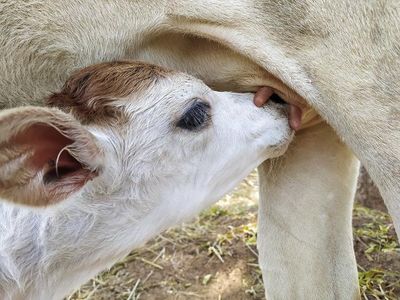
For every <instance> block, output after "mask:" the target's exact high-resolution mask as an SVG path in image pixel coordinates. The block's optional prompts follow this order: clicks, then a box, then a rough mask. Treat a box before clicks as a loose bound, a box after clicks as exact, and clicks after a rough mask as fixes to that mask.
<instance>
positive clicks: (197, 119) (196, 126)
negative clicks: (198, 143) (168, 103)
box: [176, 99, 211, 131]
mask: <svg viewBox="0 0 400 300" xmlns="http://www.w3.org/2000/svg"><path fill="white" fill-rule="evenodd" d="M210 110H211V106H210V104H208V103H207V102H204V101H202V100H200V99H198V100H197V99H196V100H195V101H194V102H193V103H192V105H191V106H190V107H189V108H188V109H187V110H186V111H185V112H184V113H183V115H182V117H181V118H180V119H179V121H178V123H177V124H176V126H177V127H179V128H182V129H186V130H190V131H193V130H200V129H201V128H203V127H205V126H206V125H207V124H208V123H209V121H210V120H211V115H210Z"/></svg>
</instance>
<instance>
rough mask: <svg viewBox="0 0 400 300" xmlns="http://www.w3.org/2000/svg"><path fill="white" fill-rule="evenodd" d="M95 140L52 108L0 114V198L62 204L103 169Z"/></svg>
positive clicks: (30, 202)
mask: <svg viewBox="0 0 400 300" xmlns="http://www.w3.org/2000/svg"><path fill="white" fill-rule="evenodd" d="M102 157H103V155H102V151H101V149H100V148H99V146H98V145H97V143H96V139H95V137H94V136H93V135H92V134H91V133H90V132H89V131H88V130H87V129H85V128H84V127H83V126H82V125H81V123H80V122H78V121H77V120H76V119H74V118H73V117H72V116H71V115H70V114H66V113H64V112H62V111H60V110H59V109H56V108H48V107H30V106H27V107H19V108H15V109H8V110H3V111H1V112H0V199H1V200H5V201H10V202H14V203H18V204H23V205H28V206H46V205H51V204H54V203H57V202H60V201H62V200H64V199H66V198H67V197H68V196H70V195H71V194H72V193H75V192H77V191H79V190H80V189H81V188H82V187H83V186H84V185H85V184H86V183H87V182H88V181H89V180H91V179H93V178H94V177H96V176H97V175H98V173H99V171H100V169H101V162H102Z"/></svg>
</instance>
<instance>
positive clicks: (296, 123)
mask: <svg viewBox="0 0 400 300" xmlns="http://www.w3.org/2000/svg"><path fill="white" fill-rule="evenodd" d="M268 101H272V102H275V103H280V104H284V103H286V104H288V105H289V109H288V114H289V125H290V127H291V128H292V129H293V130H299V129H300V126H301V119H302V115H303V110H302V108H301V107H300V105H298V104H297V103H294V102H289V101H285V99H284V98H283V97H282V96H281V93H280V92H278V91H275V90H274V89H273V88H271V87H268V86H263V87H261V88H259V89H258V91H257V92H256V94H255V95H254V104H255V105H257V106H259V107H260V106H263V105H264V104H265V103H267V102H268Z"/></svg>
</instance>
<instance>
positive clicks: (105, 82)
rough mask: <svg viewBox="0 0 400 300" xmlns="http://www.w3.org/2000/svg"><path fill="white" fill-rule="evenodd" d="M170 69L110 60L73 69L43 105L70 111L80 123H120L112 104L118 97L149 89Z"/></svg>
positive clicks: (120, 114)
mask: <svg viewBox="0 0 400 300" xmlns="http://www.w3.org/2000/svg"><path fill="white" fill-rule="evenodd" d="M170 72H171V71H169V70H166V69H164V68H161V67H159V66H156V65H152V64H147V63H143V62H138V61H113V62H104V63H99V64H95V65H91V66H88V67H86V68H83V69H80V70H78V71H76V72H74V73H73V74H72V75H71V76H70V77H69V79H68V80H67V81H66V83H65V84H64V86H63V88H62V90H61V92H59V93H54V94H52V95H51V96H50V97H49V98H48V100H47V105H50V106H56V107H58V108H61V109H63V110H64V111H67V112H70V113H72V114H73V115H74V116H75V117H76V118H77V119H79V120H80V121H81V122H82V123H86V124H90V123H104V122H107V123H109V122H110V121H111V122H112V121H117V122H121V121H122V120H124V114H123V111H122V110H121V109H118V108H117V107H115V106H113V105H112V102H113V101H114V100H116V99H118V98H124V97H127V96H129V95H131V94H132V93H138V92H141V91H144V90H146V89H148V88H150V86H151V85H153V84H154V83H155V82H156V81H157V80H158V79H160V78H165V77H166V75H167V74H168V73H170Z"/></svg>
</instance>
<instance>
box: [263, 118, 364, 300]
mask: <svg viewBox="0 0 400 300" xmlns="http://www.w3.org/2000/svg"><path fill="white" fill-rule="evenodd" d="M358 169H359V162H358V160H357V159H356V158H355V157H354V155H353V154H352V153H351V152H350V150H348V148H347V147H346V146H345V145H344V144H343V143H342V142H341V141H340V140H339V138H338V137H337V136H336V134H335V133H334V132H333V130H332V129H331V128H330V127H329V126H328V125H326V124H319V125H317V126H314V127H312V128H309V129H306V130H304V131H303V132H299V133H298V134H297V136H296V139H295V141H294V142H293V144H292V145H291V147H290V148H289V150H288V152H287V154H286V155H285V157H283V158H282V160H281V161H278V162H266V163H264V164H263V165H262V166H261V167H260V168H259V173H260V193H261V195H260V209H259V221H258V232H259V233H258V250H259V260H260V266H261V270H262V274H263V279H264V283H265V288H266V295H267V299H272V300H274V299H307V300H308V299H346V300H347V299H356V298H358V297H359V290H358V281H357V268H356V261H355V256H354V250H353V238H352V223H351V220H352V207H353V197H354V193H355V190H356V182H357V174H358ZM271 170H272V172H271Z"/></svg>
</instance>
